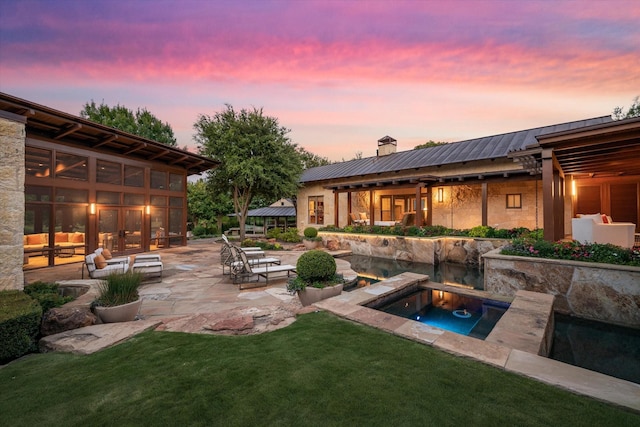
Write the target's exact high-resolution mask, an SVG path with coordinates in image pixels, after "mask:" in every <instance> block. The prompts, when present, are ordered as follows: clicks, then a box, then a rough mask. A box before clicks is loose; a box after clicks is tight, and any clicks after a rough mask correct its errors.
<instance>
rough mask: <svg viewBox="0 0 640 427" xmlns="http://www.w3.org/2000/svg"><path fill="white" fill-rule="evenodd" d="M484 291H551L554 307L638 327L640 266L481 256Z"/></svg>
mask: <svg viewBox="0 0 640 427" xmlns="http://www.w3.org/2000/svg"><path fill="white" fill-rule="evenodd" d="M483 258H484V270H485V274H484V278H485V279H484V280H485V282H484V288H485V291H488V292H493V293H497V294H501V295H515V293H516V292H517V291H518V290H520V289H524V290H527V291H534V292H541V293H546V294H551V295H554V296H555V304H554V310H555V311H557V312H560V313H564V314H570V315H574V316H577V317H581V318H584V319H591V320H597V321H601V322H606V323H613V324H617V325H621V326H626V327H631V328H640V285H639V284H640V267H626V266H620V265H612V264H592V263H585V262H577V261H565V260H552V259H542V258H528V257H517V256H508V255H500V254H499V253H498V251H495V252H490V253H488V254H486V255H485V256H484V257H483Z"/></svg>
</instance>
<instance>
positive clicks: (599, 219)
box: [579, 213, 602, 224]
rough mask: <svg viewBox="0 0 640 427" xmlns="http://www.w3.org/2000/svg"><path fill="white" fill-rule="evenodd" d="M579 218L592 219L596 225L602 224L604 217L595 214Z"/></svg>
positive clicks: (583, 215)
mask: <svg viewBox="0 0 640 427" xmlns="http://www.w3.org/2000/svg"><path fill="white" fill-rule="evenodd" d="M579 218H590V219H592V220H593V221H594V222H595V223H596V224H602V215H600V214H599V213H595V214H588V215H585V214H582V215H580V216H579Z"/></svg>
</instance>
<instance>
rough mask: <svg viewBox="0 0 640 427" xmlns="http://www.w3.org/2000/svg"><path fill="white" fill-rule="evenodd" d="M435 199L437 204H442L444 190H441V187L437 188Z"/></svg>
mask: <svg viewBox="0 0 640 427" xmlns="http://www.w3.org/2000/svg"><path fill="white" fill-rule="evenodd" d="M437 199H438V203H442V202H444V188H442V187H440V188H438V196H437Z"/></svg>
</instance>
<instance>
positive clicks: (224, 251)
mask: <svg viewBox="0 0 640 427" xmlns="http://www.w3.org/2000/svg"><path fill="white" fill-rule="evenodd" d="M234 248H235V249H237V250H238V251H240V252H243V253H245V254H247V257H248V258H249V259H256V258H264V256H265V254H264V251H263V250H262V249H260V248H239V247H237V246H234V245H232V244H231V243H223V244H222V247H221V248H220V264H221V265H222V274H227V273H226V268H227V267H229V266H230V265H231V263H233V262H236V261H238V259H237V257H236V256H235V254H234V253H233V249H234Z"/></svg>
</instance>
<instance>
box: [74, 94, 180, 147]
mask: <svg viewBox="0 0 640 427" xmlns="http://www.w3.org/2000/svg"><path fill="white" fill-rule="evenodd" d="M80 117H82V118H85V119H88V120H91V121H93V122H96V123H100V124H102V125H105V126H110V127H112V128H116V129H120V130H121V131H124V132H128V133H131V134H134V135H138V136H141V137H143V138H147V139H151V140H153V141H157V142H161V143H163V144H165V145H168V146H170V147H175V146H176V145H177V141H176V138H175V136H174V135H173V129H171V126H170V125H169V123H166V122H165V123H163V122H162V121H161V120H160V119H158V118H157V117H155V116H154V115H153V114H151V113H150V112H149V111H147V109H145V108H143V109H140V108H138V110H137V111H136V112H135V113H134V112H133V111H131V110H129V109H128V108H126V107H125V106H123V105H120V104H118V105H116V106H115V107H109V106H108V105H106V104H104V102H103V103H101V104H100V105H96V103H95V101H93V100H91V103H86V104H85V105H84V107H83V109H82V111H80Z"/></svg>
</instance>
